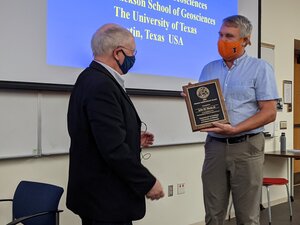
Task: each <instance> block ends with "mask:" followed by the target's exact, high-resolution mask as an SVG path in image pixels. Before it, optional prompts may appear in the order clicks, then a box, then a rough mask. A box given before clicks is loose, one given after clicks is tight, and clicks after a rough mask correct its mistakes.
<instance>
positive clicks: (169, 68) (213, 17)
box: [47, 0, 238, 80]
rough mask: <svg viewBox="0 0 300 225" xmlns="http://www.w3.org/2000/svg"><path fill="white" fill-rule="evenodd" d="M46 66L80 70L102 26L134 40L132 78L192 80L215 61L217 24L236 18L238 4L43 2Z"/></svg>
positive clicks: (228, 0)
mask: <svg viewBox="0 0 300 225" xmlns="http://www.w3.org/2000/svg"><path fill="white" fill-rule="evenodd" d="M47 4H48V12H47V13H48V14H47V63H48V64H50V65H55V66H68V67H76V68H85V67H86V66H88V65H89V63H90V62H91V60H92V52H91V50H90V49H91V48H90V40H91V36H92V34H93V33H94V32H95V30H96V29H98V28H99V27H100V26H101V25H103V24H105V23H117V24H121V25H123V26H124V27H126V28H127V29H128V30H130V31H131V33H132V34H133V35H134V36H135V38H136V45H137V51H138V53H137V56H136V64H135V65H134V67H133V68H132V70H131V72H133V73H137V74H147V75H149V74H150V75H157V76H173V77H181V78H190V79H193V80H197V79H198V77H199V74H200V72H201V69H202V67H203V66H204V65H205V64H206V63H208V62H209V61H212V60H215V59H218V58H220V57H219V55H218V51H217V39H218V31H219V28H220V25H221V23H222V19H223V18H224V17H227V16H229V15H234V14H237V11H238V9H237V5H238V3H237V0H218V1H216V0H214V1H209V0H203V1H201V0H160V1H155V0H84V1H83V0H82V1H80V0H64V1H61V0H48V3H47Z"/></svg>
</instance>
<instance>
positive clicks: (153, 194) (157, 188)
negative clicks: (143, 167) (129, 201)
mask: <svg viewBox="0 0 300 225" xmlns="http://www.w3.org/2000/svg"><path fill="white" fill-rule="evenodd" d="M164 196H165V194H164V191H163V188H162V186H161V184H160V182H159V181H158V180H156V182H155V184H154V185H153V187H152V188H151V190H150V191H149V192H148V193H147V194H146V197H147V198H149V199H151V200H158V199H160V198H162V197H164Z"/></svg>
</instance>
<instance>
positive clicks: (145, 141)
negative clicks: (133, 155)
mask: <svg viewBox="0 0 300 225" xmlns="http://www.w3.org/2000/svg"><path fill="white" fill-rule="evenodd" d="M153 142H154V135H153V134H152V133H150V132H142V134H141V147H142V148H147V147H149V146H150V145H153Z"/></svg>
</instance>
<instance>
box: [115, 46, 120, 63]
mask: <svg viewBox="0 0 300 225" xmlns="http://www.w3.org/2000/svg"><path fill="white" fill-rule="evenodd" d="M120 51H121V50H119V49H117V48H116V49H114V50H113V57H114V58H115V59H116V60H118V61H119V60H120V59H119V52H120Z"/></svg>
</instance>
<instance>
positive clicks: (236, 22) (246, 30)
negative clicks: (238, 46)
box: [223, 15, 252, 38]
mask: <svg viewBox="0 0 300 225" xmlns="http://www.w3.org/2000/svg"><path fill="white" fill-rule="evenodd" d="M223 24H224V25H225V26H228V27H236V28H239V29H240V36H241V38H244V37H247V36H250V35H251V32H252V24H251V22H250V21H249V20H248V18H247V17H245V16H241V15H234V16H229V17H227V18H225V19H223Z"/></svg>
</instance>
